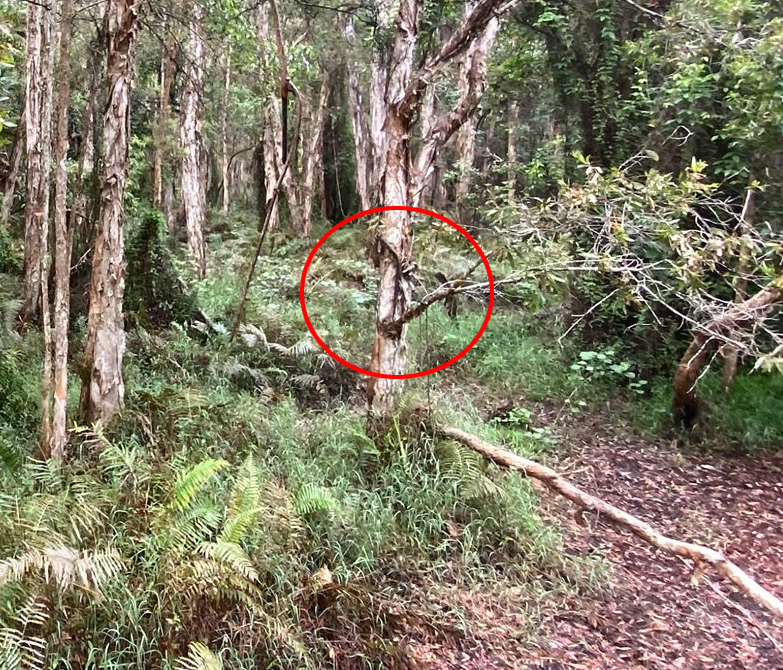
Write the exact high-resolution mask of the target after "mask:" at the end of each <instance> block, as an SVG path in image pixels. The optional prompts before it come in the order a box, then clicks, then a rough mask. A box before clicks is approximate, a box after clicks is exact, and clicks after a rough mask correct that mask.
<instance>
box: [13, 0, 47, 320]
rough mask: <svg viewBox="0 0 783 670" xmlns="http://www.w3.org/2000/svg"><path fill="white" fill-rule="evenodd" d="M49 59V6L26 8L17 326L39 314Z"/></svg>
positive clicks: (43, 260)
mask: <svg viewBox="0 0 783 670" xmlns="http://www.w3.org/2000/svg"><path fill="white" fill-rule="evenodd" d="M53 56H54V50H53V49H52V10H51V7H44V6H43V5H42V4H33V3H30V4H28V5H27V84H26V92H25V93H26V95H25V100H26V106H25V112H26V123H25V132H26V138H27V139H26V143H27V166H26V172H25V179H26V190H25V230H24V279H23V284H22V308H21V310H20V318H21V319H22V321H32V320H34V319H36V318H37V317H38V316H39V315H40V313H41V298H42V295H43V293H42V292H43V274H44V268H45V264H46V254H47V240H48V220H49V169H50V168H49V163H50V162H51V114H52V68H53Z"/></svg>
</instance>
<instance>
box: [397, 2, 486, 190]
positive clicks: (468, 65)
mask: <svg viewBox="0 0 783 670" xmlns="http://www.w3.org/2000/svg"><path fill="white" fill-rule="evenodd" d="M473 11H475V10H471V11H470V12H468V14H467V16H468V17H469V16H471V15H472V12H473ZM499 29H500V20H499V19H498V18H497V17H492V18H490V19H489V20H488V21H487V22H486V25H485V26H484V28H483V30H481V32H480V33H479V34H478V35H477V36H476V37H475V38H474V39H472V41H470V44H469V46H468V47H467V49H466V51H465V57H464V60H463V62H462V63H461V65H460V74H459V77H460V82H459V98H458V100H457V104H456V105H455V106H454V108H453V109H452V110H450V111H449V112H447V113H445V114H443V115H442V116H440V117H439V118H438V119H437V120H436V121H435V122H434V123H433V124H432V126H431V127H430V131H429V133H428V135H427V137H425V138H424V139H423V140H422V144H421V148H420V149H419V153H418V156H417V157H416V164H415V168H414V171H413V177H412V188H413V197H412V201H413V204H414V205H418V203H419V198H420V197H421V194H422V193H423V192H424V190H425V188H426V186H427V183H428V182H429V180H430V179H431V177H432V171H433V166H434V164H435V157H436V156H437V155H438V152H439V151H440V150H441V148H442V147H443V146H444V145H445V144H446V142H448V141H449V139H450V138H451V136H452V135H453V134H454V133H455V132H457V131H460V132H462V131H465V134H464V136H463V137H462V139H461V140H460V142H459V143H458V150H459V152H460V161H461V162H464V161H466V162H467V163H469V169H467V170H466V171H464V172H463V173H462V174H463V177H462V179H463V180H464V183H463V186H462V188H463V192H464V194H467V189H468V187H469V185H470V178H469V172H470V169H472V166H473V158H474V155H475V150H476V129H475V125H472V126H471V127H470V128H469V129H468V130H465V128H466V127H467V126H466V124H471V119H472V117H473V114H474V112H475V111H476V107H477V106H478V103H479V101H480V100H481V96H482V95H484V90H485V89H486V87H487V61H488V58H489V53H490V51H491V50H492V45H493V44H494V43H495V38H496V37H497V34H498V30H499ZM462 151H465V152H466V154H465V155H462V153H461V152H462ZM458 186H459V185H458Z"/></svg>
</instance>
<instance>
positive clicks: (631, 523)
mask: <svg viewBox="0 0 783 670" xmlns="http://www.w3.org/2000/svg"><path fill="white" fill-rule="evenodd" d="M438 432H439V433H441V434H442V435H443V436H444V437H447V438H449V439H452V440H456V441H457V442H459V443H460V444H463V445H465V446H466V447H468V448H470V449H473V451H476V452H478V453H479V454H481V455H482V456H484V457H485V458H487V459H489V460H490V461H492V462H493V463H495V464H496V465H499V466H500V467H503V468H508V469H509V470H515V471H516V472H519V473H520V474H522V475H523V476H524V477H529V478H532V479H535V480H537V481H539V482H542V483H543V484H545V485H546V486H547V487H549V488H550V489H552V490H553V491H555V492H556V493H558V494H560V495H562V496H564V497H566V498H568V499H569V500H570V501H571V502H574V503H576V504H577V505H579V507H580V509H581V510H588V511H591V512H595V513H596V514H597V515H598V517H599V518H600V519H604V520H609V521H611V522H612V523H613V524H615V525H617V526H619V527H620V528H623V529H624V530H627V531H630V532H631V533H633V534H634V535H636V537H638V538H640V539H642V540H644V541H645V542H647V543H648V544H651V545H652V546H653V547H656V548H657V549H660V550H661V551H663V552H665V553H667V554H669V555H670V556H676V557H679V558H684V559H685V560H687V561H691V562H692V563H693V564H694V572H693V579H698V577H699V576H700V575H701V573H702V572H703V571H704V569H705V568H706V567H707V566H709V567H711V568H713V569H714V570H715V572H717V573H718V574H719V575H720V576H721V577H723V578H724V579H727V580H729V581H730V582H732V583H733V584H734V585H735V586H737V587H738V588H739V589H740V591H742V592H743V593H744V594H745V595H747V596H749V597H750V598H752V599H753V600H754V601H756V602H757V603H758V604H759V605H761V606H762V607H765V608H766V609H767V610H769V611H770V612H772V614H774V615H775V616H776V617H778V618H783V601H781V600H780V599H779V598H777V597H776V596H775V595H774V594H772V593H770V592H769V591H767V590H766V589H765V588H764V587H763V586H761V585H760V584H759V583H758V582H757V581H756V580H755V579H753V578H752V577H751V576H750V575H749V574H748V573H746V572H745V571H744V570H742V569H740V568H739V567H738V566H737V565H735V564H734V563H732V562H731V561H730V560H728V559H727V558H726V557H725V556H724V555H723V554H721V553H719V552H717V551H715V550H714V549H710V548H708V547H703V546H701V545H698V544H693V543H691V542H682V541H680V540H675V539H673V538H670V537H666V536H665V535H663V534H662V533H660V532H659V531H658V530H657V529H656V528H654V527H653V526H652V525H650V524H649V523H647V522H645V521H642V520H641V519H638V518H637V517H635V516H633V515H631V514H629V513H628V512H626V511H624V510H622V509H620V508H619V507H615V506H614V505H612V504H610V503H608V502H606V501H605V500H601V499H600V498H597V497H595V496H593V495H590V494H589V493H587V492H586V491H583V490H582V489H580V488H578V487H576V486H574V485H573V484H572V483H571V482H569V481H568V480H567V479H566V478H565V477H562V476H561V475H560V474H558V473H557V472H556V471H555V470H552V469H551V468H548V467H546V466H545V465H541V464H540V463H536V462H535V461H531V460H529V459H527V458H523V457H522V456H518V455H517V454H514V453H512V452H510V451H508V450H507V449H503V448H501V447H497V446H495V445H492V444H489V443H487V442H484V440H482V439H480V438H478V437H476V436H474V435H470V434H469V433H466V432H464V431H462V430H458V429H457V428H451V427H442V428H440V429H439V430H438Z"/></svg>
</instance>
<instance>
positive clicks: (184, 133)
mask: <svg viewBox="0 0 783 670" xmlns="http://www.w3.org/2000/svg"><path fill="white" fill-rule="evenodd" d="M189 30H190V35H189V37H188V60H189V62H190V67H189V69H188V77H187V81H186V84H185V90H184V91H183V93H182V112H181V121H180V140H181V144H182V153H183V157H182V202H183V204H184V206H185V229H186V231H187V235H188V253H189V254H190V257H191V259H192V260H193V263H194V264H195V266H196V273H197V275H198V278H199V279H203V278H204V277H205V276H206V274H207V260H206V249H205V245H204V228H205V225H206V216H207V194H206V179H205V175H204V161H203V153H204V148H203V141H204V140H203V137H202V134H201V95H202V92H203V89H204V67H205V65H206V58H207V53H206V47H205V45H204V39H203V37H202V34H201V33H202V17H201V6H200V5H199V3H197V2H194V3H193V5H192V7H191V14H190V26H189Z"/></svg>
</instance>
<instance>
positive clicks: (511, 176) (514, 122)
mask: <svg viewBox="0 0 783 670" xmlns="http://www.w3.org/2000/svg"><path fill="white" fill-rule="evenodd" d="M518 125H519V102H517V101H516V100H509V101H508V144H507V148H506V164H507V168H506V169H507V173H506V179H507V180H508V197H509V199H512V198H513V197H514V195H515V194H516V190H517V135H516V133H517V126H518Z"/></svg>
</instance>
